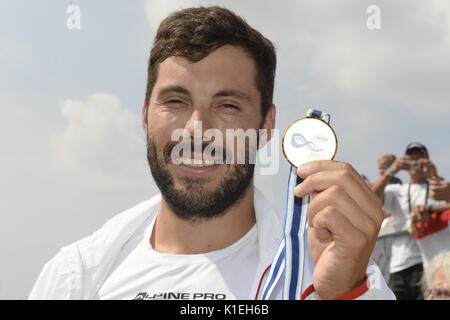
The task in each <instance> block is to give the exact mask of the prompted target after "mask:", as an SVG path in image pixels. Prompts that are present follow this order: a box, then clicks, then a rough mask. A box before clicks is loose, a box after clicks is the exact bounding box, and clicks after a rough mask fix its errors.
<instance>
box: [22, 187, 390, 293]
mask: <svg viewBox="0 0 450 320" xmlns="http://www.w3.org/2000/svg"><path fill="white" fill-rule="evenodd" d="M160 205H161V195H157V196H154V197H153V198H151V199H150V200H147V201H145V202H142V203H140V204H138V205H136V206H135V207H133V208H131V209H129V210H126V211H124V212H122V213H120V214H118V215H116V216H114V217H113V218H111V219H110V220H109V221H108V222H107V223H106V224H105V225H104V226H102V227H101V228H100V229H99V230H97V231H96V232H94V233H93V234H92V235H91V236H88V237H86V238H83V239H81V240H79V241H76V242H74V243H73V244H71V245H69V246H67V247H64V248H62V249H61V250H60V251H59V252H58V254H57V255H56V256H55V257H54V258H53V259H52V260H50V261H49V262H48V263H47V264H46V265H45V266H44V268H43V270H42V271H41V274H40V275H39V278H38V279H37V281H36V283H35V285H34V287H33V289H32V291H31V293H30V295H29V299H77V300H81V299H95V297H96V294H97V292H98V290H99V289H100V287H101V286H102V284H103V282H104V281H105V279H106V277H107V276H108V274H109V272H110V270H111V268H112V266H113V264H114V262H115V260H116V258H117V257H118V255H119V252H120V250H121V248H122V246H123V245H124V244H125V243H126V242H127V241H128V239H130V238H131V236H132V235H133V233H134V232H135V231H136V230H137V229H138V228H139V227H140V226H141V225H142V223H144V221H146V219H147V218H149V217H150V216H152V215H155V214H156V213H157V212H158V210H159V208H160ZM254 207H255V213H256V224H257V230H258V246H259V260H260V261H259V266H258V269H257V270H255V275H257V276H258V277H261V275H262V274H263V273H264V270H266V268H267V267H268V266H269V265H270V264H271V263H272V259H273V257H274V255H275V252H276V250H277V248H278V245H279V244H280V241H281V239H282V236H283V225H282V222H281V221H284V218H283V215H282V214H281V213H279V212H277V211H276V210H275V209H274V208H273V207H272V205H271V204H270V203H269V201H268V200H267V199H266V198H265V197H264V196H263V195H262V193H261V192H259V191H258V190H256V189H255V193H254ZM306 260H307V263H306V266H305V269H304V277H303V279H304V280H303V284H302V290H304V288H306V287H308V286H309V285H310V284H311V282H312V281H311V279H312V271H313V269H314V264H313V262H312V259H311V257H309V254H308V255H307V259H306ZM367 274H368V275H369V280H370V283H371V284H372V285H371V286H370V288H369V290H368V291H367V292H366V293H364V294H363V295H361V296H360V297H359V298H358V299H395V296H394V294H393V293H392V291H391V290H390V289H389V288H388V287H387V285H386V283H385V281H384V279H383V276H382V275H381V273H380V271H379V269H378V267H377V266H376V265H375V264H374V263H373V262H371V263H370V264H369V266H368V272H367ZM281 282H282V281H280V283H281ZM281 287H282V284H280V285H278V287H277V289H276V290H275V291H274V294H273V297H274V298H275V299H281ZM256 291H257V288H256V287H255V288H254V290H253V291H252V292H254V293H256ZM311 297H312V298H314V294H313V295H311V296H310V298H311ZM249 299H254V296H252V297H249Z"/></svg>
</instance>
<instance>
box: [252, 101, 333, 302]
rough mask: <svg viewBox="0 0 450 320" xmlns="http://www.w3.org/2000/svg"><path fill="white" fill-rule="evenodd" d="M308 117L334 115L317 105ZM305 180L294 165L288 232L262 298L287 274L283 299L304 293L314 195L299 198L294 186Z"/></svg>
mask: <svg viewBox="0 0 450 320" xmlns="http://www.w3.org/2000/svg"><path fill="white" fill-rule="evenodd" d="M306 116H307V117H311V118H319V119H322V120H324V121H325V122H327V123H329V122H330V115H329V114H327V113H325V112H322V111H319V110H314V109H309V110H308V112H307V113H306ZM302 182H303V179H302V178H300V177H299V176H298V175H297V168H295V167H293V166H291V168H290V172H289V179H288V191H287V197H286V202H287V203H286V211H285V224H284V236H283V239H282V241H281V243H280V245H279V246H278V249H277V251H276V254H275V257H274V259H273V262H272V265H271V267H270V271H269V274H268V276H267V278H266V281H265V283H264V286H263V290H262V296H261V299H262V300H269V299H270V297H271V296H272V293H273V291H274V290H275V287H276V285H277V283H278V281H279V280H280V278H281V276H282V275H284V285H283V291H282V294H283V299H284V300H286V299H288V300H296V299H298V298H299V297H300V295H301V293H302V290H303V288H302V283H303V270H304V265H305V253H306V243H307V239H306V236H307V232H305V231H306V230H307V228H308V223H307V222H308V214H307V208H308V203H309V200H310V196H309V195H308V196H307V197H304V198H298V197H296V196H295V195H294V188H295V187H296V186H297V185H299V184H300V183H302Z"/></svg>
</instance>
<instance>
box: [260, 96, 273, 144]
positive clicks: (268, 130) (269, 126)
mask: <svg viewBox="0 0 450 320" xmlns="http://www.w3.org/2000/svg"><path fill="white" fill-rule="evenodd" d="M275 116H276V107H275V105H274V104H272V105H271V106H270V107H269V110H268V111H267V114H266V118H265V119H264V124H263V126H262V128H261V129H264V130H263V135H265V139H261V136H260V143H259V145H258V149H261V148H263V147H264V146H265V145H266V143H267V142H269V141H270V139H272V130H273V129H274V128H275Z"/></svg>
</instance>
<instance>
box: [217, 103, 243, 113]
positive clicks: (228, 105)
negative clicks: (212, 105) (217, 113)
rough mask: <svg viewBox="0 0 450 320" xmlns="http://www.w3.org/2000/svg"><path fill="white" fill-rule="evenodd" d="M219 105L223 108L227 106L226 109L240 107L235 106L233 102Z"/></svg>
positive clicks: (237, 108)
mask: <svg viewBox="0 0 450 320" xmlns="http://www.w3.org/2000/svg"><path fill="white" fill-rule="evenodd" d="M221 106H222V107H224V108H227V109H232V110H237V111H239V110H241V108H239V107H238V106H235V105H234V104H230V103H224V104H222V105H221Z"/></svg>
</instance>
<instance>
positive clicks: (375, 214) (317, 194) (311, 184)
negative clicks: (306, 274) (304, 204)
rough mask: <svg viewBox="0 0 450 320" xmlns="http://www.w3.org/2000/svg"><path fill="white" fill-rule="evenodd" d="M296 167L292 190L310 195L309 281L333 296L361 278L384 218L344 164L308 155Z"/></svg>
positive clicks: (328, 296)
mask: <svg viewBox="0 0 450 320" xmlns="http://www.w3.org/2000/svg"><path fill="white" fill-rule="evenodd" d="M297 173H298V175H299V176H300V177H301V178H304V179H305V180H304V181H303V182H302V183H301V184H300V185H299V186H297V187H296V188H295V195H296V196H297V197H304V196H306V195H307V194H312V195H313V198H312V200H311V203H310V204H309V207H308V224H309V227H310V228H309V231H308V245H309V249H310V252H311V255H312V257H313V259H314V261H315V264H316V267H315V269H314V273H313V285H314V288H315V290H316V293H317V294H318V295H319V296H320V297H321V298H323V299H332V298H336V297H338V296H340V295H343V294H345V293H347V292H349V291H351V290H353V289H355V288H357V287H358V286H359V285H361V284H362V282H363V279H364V278H365V273H366V268H367V265H368V262H369V258H370V255H371V253H372V250H373V247H374V246H375V242H376V240H377V236H378V232H379V230H380V226H381V223H382V222H383V217H384V214H383V211H382V210H381V203H380V201H379V200H378V198H377V196H376V195H375V194H374V193H373V192H372V191H371V190H370V189H369V188H368V187H367V185H366V183H365V182H364V180H363V179H362V178H361V176H360V175H359V174H358V173H357V172H356V171H355V169H353V167H352V166H350V165H349V164H346V163H341V162H337V161H313V162H309V163H307V164H306V165H304V166H301V167H300V168H299V169H298V171H297Z"/></svg>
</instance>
